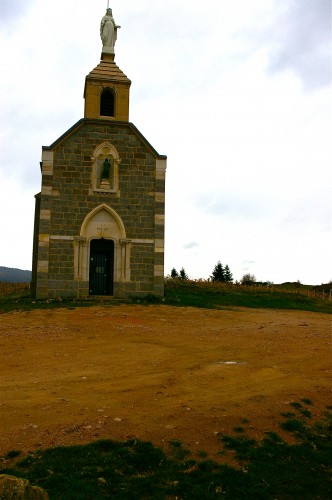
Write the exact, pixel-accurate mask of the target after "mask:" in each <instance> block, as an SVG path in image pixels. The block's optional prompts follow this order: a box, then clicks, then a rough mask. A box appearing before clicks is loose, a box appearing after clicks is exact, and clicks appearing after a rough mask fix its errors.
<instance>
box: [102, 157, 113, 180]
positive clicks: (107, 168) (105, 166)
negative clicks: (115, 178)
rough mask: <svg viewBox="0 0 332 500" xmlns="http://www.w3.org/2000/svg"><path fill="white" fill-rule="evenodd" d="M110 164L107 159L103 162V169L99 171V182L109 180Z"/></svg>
mask: <svg viewBox="0 0 332 500" xmlns="http://www.w3.org/2000/svg"><path fill="white" fill-rule="evenodd" d="M110 170H111V162H110V160H109V159H108V158H106V159H105V160H104V163H103V168H102V171H101V180H108V181H109V178H110Z"/></svg>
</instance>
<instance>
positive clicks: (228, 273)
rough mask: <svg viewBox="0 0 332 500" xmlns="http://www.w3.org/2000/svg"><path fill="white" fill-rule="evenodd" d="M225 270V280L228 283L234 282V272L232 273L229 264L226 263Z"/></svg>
mask: <svg viewBox="0 0 332 500" xmlns="http://www.w3.org/2000/svg"><path fill="white" fill-rule="evenodd" d="M224 271H225V281H226V283H232V281H233V275H232V273H231V271H230V269H229V267H228V264H226V266H225V269H224Z"/></svg>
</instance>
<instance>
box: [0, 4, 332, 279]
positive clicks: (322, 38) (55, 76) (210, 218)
mask: <svg viewBox="0 0 332 500" xmlns="http://www.w3.org/2000/svg"><path fill="white" fill-rule="evenodd" d="M106 6H107V0H81V1H80V2H77V1H74V0H58V1H57V2H54V1H50V0H49V1H47V0H15V1H12V0H0V9H1V10H0V27H1V38H0V41H1V54H2V55H1V59H2V64H1V79H0V93H1V162H0V210H1V218H0V234H1V245H0V266H7V267H17V268H21V269H31V254H32V233H33V217H34V195H35V194H36V193H37V192H39V191H40V181H41V178H40V169H39V162H40V159H41V147H42V145H44V146H48V145H50V144H52V143H53V142H54V141H55V140H56V139H57V138H58V137H59V136H60V135H62V134H63V133H64V132H65V131H66V130H67V129H68V128H70V127H71V126H72V125H73V124H74V123H76V121H78V120H79V119H80V118H82V117H83V112H84V101H83V89H84V81H85V76H86V75H87V74H88V73H89V72H90V71H91V70H92V69H93V68H94V67H95V66H97V64H98V63H99V59H100V53H101V41H100V37H99V24H100V20H101V18H102V16H103V15H104V13H105V8H106ZM110 7H112V9H113V15H114V17H115V20H116V22H117V24H120V25H121V30H119V34H118V41H117V44H116V47H115V52H116V58H115V61H116V63H117V64H118V66H119V67H120V68H121V69H122V71H123V72H124V73H125V74H126V75H127V76H128V77H129V78H130V79H131V80H132V86H131V101H130V121H131V122H133V123H134V124H135V125H136V126H137V127H138V128H139V130H140V131H141V132H142V134H143V135H144V136H145V137H146V138H147V140H148V141H149V142H150V143H151V144H152V145H153V146H154V147H155V149H156V150H157V151H158V152H159V153H160V154H165V155H167V157H168V167H167V191H166V254H165V273H166V274H169V273H170V271H171V269H172V267H175V268H177V269H178V270H179V269H180V268H181V267H182V266H184V268H185V269H186V271H187V273H188V275H189V276H190V277H193V278H208V277H209V275H210V274H211V272H212V270H213V267H214V265H215V264H216V263H217V261H218V260H220V261H221V262H222V263H223V264H228V265H229V267H230V269H231V271H232V272H233V275H234V278H235V279H238V280H239V279H241V277H242V275H243V274H244V273H247V272H249V273H251V274H254V275H255V276H256V278H257V280H260V281H266V280H268V281H273V282H275V283H281V282H284V281H296V280H300V281H301V282H302V283H307V284H320V283H323V282H324V283H326V282H327V281H329V280H331V279H332V259H331V255H332V249H331V247H332V236H331V234H332V231H331V225H332V208H331V205H332V203H331V198H332V196H331V185H332V183H331V180H332V179H331V59H330V52H331V1H330V0H282V1H280V0H205V1H204V2H199V1H196V0H177V1H176V0H167V1H166V0H153V1H151V0H149V1H148V0H139V1H138V0H126V1H124V0H110Z"/></svg>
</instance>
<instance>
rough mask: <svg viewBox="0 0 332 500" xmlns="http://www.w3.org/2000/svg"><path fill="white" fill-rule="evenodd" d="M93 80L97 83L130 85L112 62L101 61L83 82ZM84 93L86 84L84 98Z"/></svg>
mask: <svg viewBox="0 0 332 500" xmlns="http://www.w3.org/2000/svg"><path fill="white" fill-rule="evenodd" d="M87 80H91V81H92V80H95V81H99V82H103V81H104V82H105V83H106V82H113V83H122V84H127V85H128V86H130V85H131V81H130V80H129V78H128V77H127V76H126V75H125V74H124V73H123V71H121V69H120V68H119V67H118V66H117V65H116V64H115V62H114V61H112V60H102V61H100V63H99V64H98V66H96V67H95V68H94V69H93V70H92V71H90V73H89V74H88V75H87V76H86V79H85V81H86V82H87ZM85 91H86V83H85V88H84V97H85Z"/></svg>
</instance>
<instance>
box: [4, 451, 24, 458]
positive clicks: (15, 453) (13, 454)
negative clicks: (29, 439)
mask: <svg viewBox="0 0 332 500" xmlns="http://www.w3.org/2000/svg"><path fill="white" fill-rule="evenodd" d="M20 455H21V451H19V450H10V451H9V452H8V453H7V454H6V456H5V458H17V457H19V456H20Z"/></svg>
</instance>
